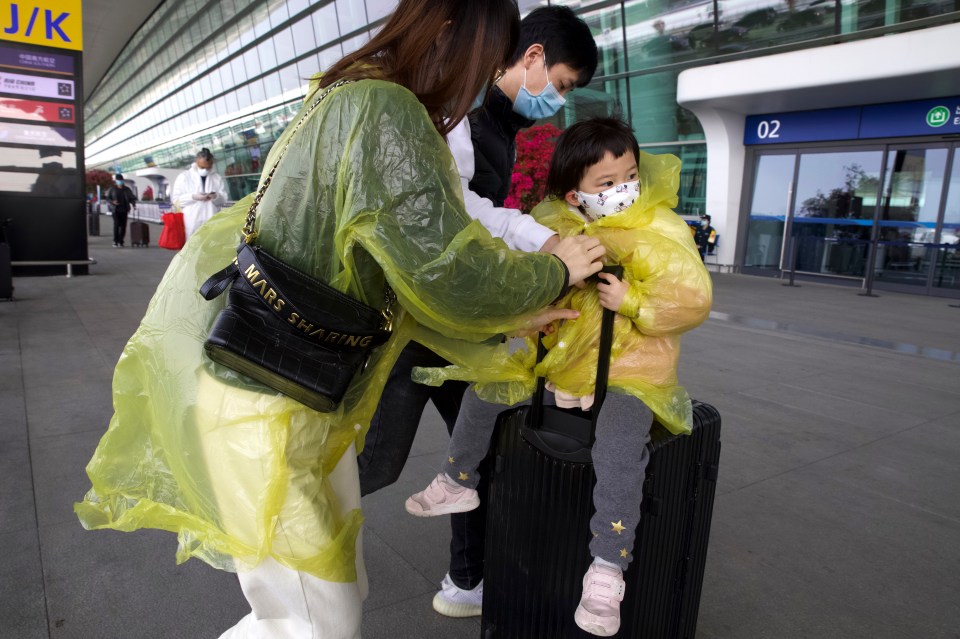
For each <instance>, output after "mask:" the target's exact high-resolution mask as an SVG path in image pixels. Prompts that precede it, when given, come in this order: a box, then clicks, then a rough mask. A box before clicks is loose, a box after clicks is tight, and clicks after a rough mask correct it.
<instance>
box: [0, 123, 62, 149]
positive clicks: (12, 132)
mask: <svg viewBox="0 0 960 639" xmlns="http://www.w3.org/2000/svg"><path fill="white" fill-rule="evenodd" d="M8 143H12V144H32V145H36V146H54V147H61V148H65V149H74V148H76V146H77V131H76V129H69V128H67V127H59V126H58V127H54V126H42V125H38V124H21V123H19V122H17V123H14V122H0V144H8Z"/></svg>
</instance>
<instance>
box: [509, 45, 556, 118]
mask: <svg viewBox="0 0 960 639" xmlns="http://www.w3.org/2000/svg"><path fill="white" fill-rule="evenodd" d="M543 73H544V75H546V76H547V86H545V87H544V88H543V91H541V92H540V94H539V95H531V93H530V91H528V90H527V70H526V69H524V70H523V86H521V87H520V91H519V92H518V93H517V99H516V100H514V101H513V110H514V111H516V112H517V113H519V114H520V115H522V116H523V117H525V118H527V119H530V120H539V119H541V118H549V117H550V116H551V115H554V114H555V113H556V112H557V111H559V110H560V107H562V106H563V105H564V103H566V101H567V100H566V98H564V97H563V96H562V95H560V91H558V90H557V87H555V86H553V82H550V75H549V74H548V73H547V59H546V58H544V59H543Z"/></svg>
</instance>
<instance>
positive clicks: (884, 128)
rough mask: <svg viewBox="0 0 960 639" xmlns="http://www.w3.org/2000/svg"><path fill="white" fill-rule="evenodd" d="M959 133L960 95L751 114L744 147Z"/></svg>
mask: <svg viewBox="0 0 960 639" xmlns="http://www.w3.org/2000/svg"><path fill="white" fill-rule="evenodd" d="M956 133H960V97H955V98H938V99H933V100H917V101H913V102H893V103H889V104H873V105H868V106H862V107H847V108H841V109H820V110H818V111H794V112H791V113H771V114H767V115H750V116H747V119H746V125H745V129H744V132H743V143H744V144H745V145H756V144H792V143H797V142H825V141H830V140H865V139H871V138H897V137H909V136H919V135H944V134H956Z"/></svg>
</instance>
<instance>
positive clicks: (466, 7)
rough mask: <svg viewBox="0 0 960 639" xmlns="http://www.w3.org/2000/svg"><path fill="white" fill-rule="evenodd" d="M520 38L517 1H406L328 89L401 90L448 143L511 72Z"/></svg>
mask: <svg viewBox="0 0 960 639" xmlns="http://www.w3.org/2000/svg"><path fill="white" fill-rule="evenodd" d="M519 33H520V16H519V13H518V11H517V6H516V4H515V3H514V1H513V0H400V4H399V6H398V7H397V10H396V11H395V12H394V14H393V15H392V16H391V17H390V19H389V20H388V21H387V23H386V24H385V25H384V26H383V28H382V29H381V30H380V32H379V33H377V34H376V35H375V36H374V37H373V38H372V39H371V40H370V41H369V42H368V43H367V44H365V45H364V46H362V47H361V48H359V49H358V50H356V51H354V52H353V53H351V54H349V55H347V56H345V57H343V58H342V59H341V60H340V61H339V62H337V63H335V64H334V65H333V66H331V67H330V68H329V69H328V70H327V71H326V72H325V73H324V74H323V77H322V79H321V82H320V86H321V87H325V86H328V85H330V84H332V83H334V82H336V81H337V80H340V79H343V78H347V79H352V80H361V79H368V78H378V79H382V80H387V81H390V82H395V83H397V84H399V85H401V86H404V87H406V88H407V89H409V90H410V91H411V92H413V94H414V95H416V96H417V99H418V100H420V102H421V104H423V106H424V107H426V109H427V113H429V114H430V119H431V120H432V121H433V124H434V126H435V127H436V128H437V131H439V132H440V134H441V135H446V134H447V133H449V132H450V131H451V130H452V129H453V128H454V127H455V126H456V125H457V124H458V123H459V122H460V120H462V119H463V117H464V116H465V115H466V114H467V112H468V111H469V110H470V105H471V103H472V102H473V99H474V98H475V97H476V96H477V94H479V93H480V91H481V90H483V88H484V87H485V86H488V85H489V84H490V83H491V82H492V81H493V79H494V77H495V75H496V73H497V71H498V70H500V69H503V68H505V67H506V64H507V61H508V60H509V58H510V56H511V55H512V54H513V50H514V48H516V46H517V41H518V38H519Z"/></svg>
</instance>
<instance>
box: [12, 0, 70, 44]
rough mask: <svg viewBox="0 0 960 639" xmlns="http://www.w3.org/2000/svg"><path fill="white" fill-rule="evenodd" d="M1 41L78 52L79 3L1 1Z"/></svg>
mask: <svg viewBox="0 0 960 639" xmlns="http://www.w3.org/2000/svg"><path fill="white" fill-rule="evenodd" d="M0 40H12V41H14V42H26V43H28V44H39V45H41V46H45V47H58V48H60V49H75V50H77V51H80V50H82V49H83V24H82V20H81V15H80V0H0Z"/></svg>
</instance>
